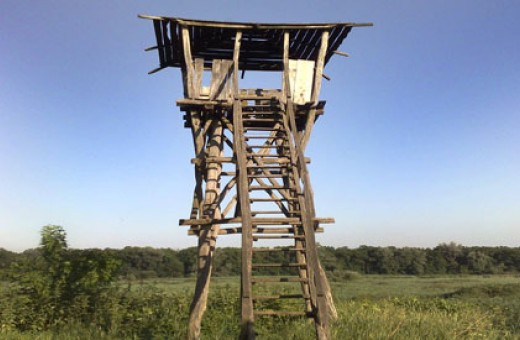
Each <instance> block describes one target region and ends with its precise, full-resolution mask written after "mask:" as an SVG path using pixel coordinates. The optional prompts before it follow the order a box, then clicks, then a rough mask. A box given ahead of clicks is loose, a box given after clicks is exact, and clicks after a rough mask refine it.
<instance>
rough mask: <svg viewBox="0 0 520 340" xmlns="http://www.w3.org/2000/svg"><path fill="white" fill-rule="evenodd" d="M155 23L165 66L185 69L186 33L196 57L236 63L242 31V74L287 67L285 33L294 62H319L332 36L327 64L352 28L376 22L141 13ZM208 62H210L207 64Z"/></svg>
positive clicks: (162, 63) (240, 65) (158, 46)
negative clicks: (322, 44) (325, 35)
mask: <svg viewBox="0 0 520 340" xmlns="http://www.w3.org/2000/svg"><path fill="white" fill-rule="evenodd" d="M139 18H142V19H149V20H152V21H153V23H154V29H155V37H156V40H157V45H156V46H154V47H151V48H148V49H147V50H154V49H157V50H158V52H159V59H160V68H161V69H162V68H165V67H181V64H182V60H181V58H182V29H183V28H186V29H187V30H188V32H189V36H190V40H191V41H190V44H191V50H192V54H193V58H202V59H205V60H206V61H208V62H209V60H211V59H229V60H232V59H233V47H234V43H235V36H236V32H237V31H241V32H242V45H243V49H244V51H247V53H242V54H241V55H240V63H239V68H240V69H241V70H256V71H280V70H282V68H283V34H284V33H285V32H289V34H290V37H291V44H290V47H289V58H291V59H305V60H314V59H316V57H317V55H318V52H319V49H320V41H321V32H324V31H328V32H329V41H330V42H332V43H331V44H329V46H328V49H327V53H326V57H325V64H326V63H327V62H328V61H329V59H330V58H331V57H332V54H333V53H334V52H335V51H336V50H337V49H338V48H339V46H340V45H341V43H342V42H343V40H344V39H345V38H346V37H347V35H348V34H349V33H350V30H351V29H352V27H361V26H372V23H353V22H342V23H246V22H225V21H208V20H193V19H184V18H177V17H165V16H151V15H139ZM206 64H207V62H205V66H206V67H207V66H208V65H206Z"/></svg>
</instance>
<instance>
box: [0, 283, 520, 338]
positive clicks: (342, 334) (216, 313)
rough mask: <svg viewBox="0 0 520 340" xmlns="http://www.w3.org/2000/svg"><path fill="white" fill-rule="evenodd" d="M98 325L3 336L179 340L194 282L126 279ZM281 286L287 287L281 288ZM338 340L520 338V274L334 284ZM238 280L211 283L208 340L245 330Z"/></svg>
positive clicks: (289, 330) (285, 326) (302, 330)
mask: <svg viewBox="0 0 520 340" xmlns="http://www.w3.org/2000/svg"><path fill="white" fill-rule="evenodd" d="M119 286H120V287H121V289H120V293H119V294H120V295H119V296H117V297H116V296H114V297H113V298H112V299H108V300H107V301H106V306H105V307H103V308H104V309H103V308H101V309H100V310H99V311H97V312H96V313H98V314H97V316H96V318H95V320H94V322H91V323H89V325H86V324H84V323H70V324H66V325H62V326H61V327H60V330H58V331H54V332H49V331H46V332H42V331H33V332H24V333H20V332H18V331H14V330H12V329H11V330H10V329H9V328H8V327H4V326H2V327H3V328H2V330H1V333H0V338H2V339H120V338H125V339H126V338H130V339H179V338H185V336H186V324H187V316H188V315H187V314H188V308H189V303H190V299H191V295H192V292H193V287H194V279H191V278H190V279H164V280H163V279H157V280H147V281H143V282H131V283H128V282H120V283H119ZM279 289H283V288H282V286H280V288H279ZM332 289H333V292H334V296H335V300H336V304H337V308H338V313H339V318H338V320H336V321H335V322H334V324H333V331H332V333H333V337H334V338H335V339H387V338H392V339H476V338H478V339H520V276H446V277H413V276H356V277H355V279H352V280H349V281H346V282H332ZM238 295H239V278H235V277H232V278H222V277H215V278H213V280H212V288H211V292H210V301H209V308H208V311H207V313H206V315H205V318H204V321H203V327H202V334H203V338H204V339H233V338H236V337H237V335H238V333H239V304H238ZM256 326H257V327H256V330H257V332H258V333H259V338H260V339H262V338H263V339H313V337H314V330H313V326H312V324H311V323H309V322H307V321H306V320H304V319H296V320H294V319H288V318H287V319H286V318H282V319H278V320H273V319H264V320H258V321H257V325H256Z"/></svg>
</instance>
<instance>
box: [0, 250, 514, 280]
mask: <svg viewBox="0 0 520 340" xmlns="http://www.w3.org/2000/svg"><path fill="white" fill-rule="evenodd" d="M69 253H70V256H73V257H74V258H77V259H82V261H77V262H76V263H81V265H82V266H88V263H89V261H90V262H92V261H94V262H95V263H100V262H103V263H104V262H107V261H111V262H110V263H111V266H116V267H117V269H116V270H115V274H116V276H117V277H119V278H128V279H145V278H167V277H190V276H194V275H196V271H197V263H196V261H197V249H196V247H191V248H186V249H181V250H174V249H170V248H152V247H125V248H123V249H110V248H107V249H69ZM319 254H320V259H321V263H322V266H323V267H324V269H325V270H326V271H327V272H328V273H329V275H331V277H332V278H334V277H337V278H341V277H342V276H343V275H346V274H348V273H352V272H355V273H359V274H391V275H392V274H393V275H399V274H403V275H439V274H499V273H520V247H465V246H462V245H460V244H456V243H453V242H452V243H442V244H439V245H438V246H436V247H434V248H414V247H401V248H399V247H372V246H360V247H358V248H349V247H339V248H333V247H327V246H320V248H319ZM44 255H45V254H42V249H41V248H37V249H30V250H26V251H24V252H22V253H15V252H11V251H8V250H5V249H2V248H0V279H1V278H5V277H7V275H8V272H9V271H10V269H11V268H13V266H16V265H17V264H20V263H35V262H37V261H38V259H39V258H41V257H42V256H44ZM240 255H241V252H240V248H218V249H217V255H216V257H215V266H214V272H213V275H217V276H234V275H240ZM255 256H262V258H255V260H257V261H258V262H273V263H274V262H281V261H282V262H283V261H287V262H291V261H292V259H291V256H293V255H292V253H291V252H272V253H269V252H265V253H264V252H262V253H258V255H255ZM269 270H274V269H266V272H265V274H268V271H269ZM278 270H279V269H278Z"/></svg>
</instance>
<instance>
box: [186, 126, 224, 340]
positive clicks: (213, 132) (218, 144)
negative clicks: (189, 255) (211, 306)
mask: <svg viewBox="0 0 520 340" xmlns="http://www.w3.org/2000/svg"><path fill="white" fill-rule="evenodd" d="M207 135H208V143H207V154H208V157H220V156H221V153H222V148H223V144H222V122H221V120H220V119H213V123H212V128H211V129H210V131H209V132H208V133H207ZM221 171H222V168H221V165H220V163H209V164H206V192H205V199H204V206H205V211H204V215H205V216H208V217H209V218H214V219H220V218H221V217H222V216H221V213H220V208H219V207H218V205H217V204H216V203H217V202H218V199H219V177H220V173H221ZM219 231H220V225H218V224H210V225H205V226H204V227H203V228H202V230H201V231H200V233H199V244H198V256H199V257H198V268H197V269H198V273H197V283H196V286H195V295H194V297H193V301H192V304H191V306H190V319H189V326H188V327H189V328H188V337H189V339H199V338H200V324H201V321H202V316H203V314H204V312H205V311H206V305H207V300H208V292H209V284H210V280H211V270H212V267H213V258H214V255H215V249H216V240H217V236H218V234H219Z"/></svg>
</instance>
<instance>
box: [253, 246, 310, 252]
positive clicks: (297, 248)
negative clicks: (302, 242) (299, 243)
mask: <svg viewBox="0 0 520 340" xmlns="http://www.w3.org/2000/svg"><path fill="white" fill-rule="evenodd" d="M277 251H305V248H301V247H291V248H253V253H267V252H277Z"/></svg>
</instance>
